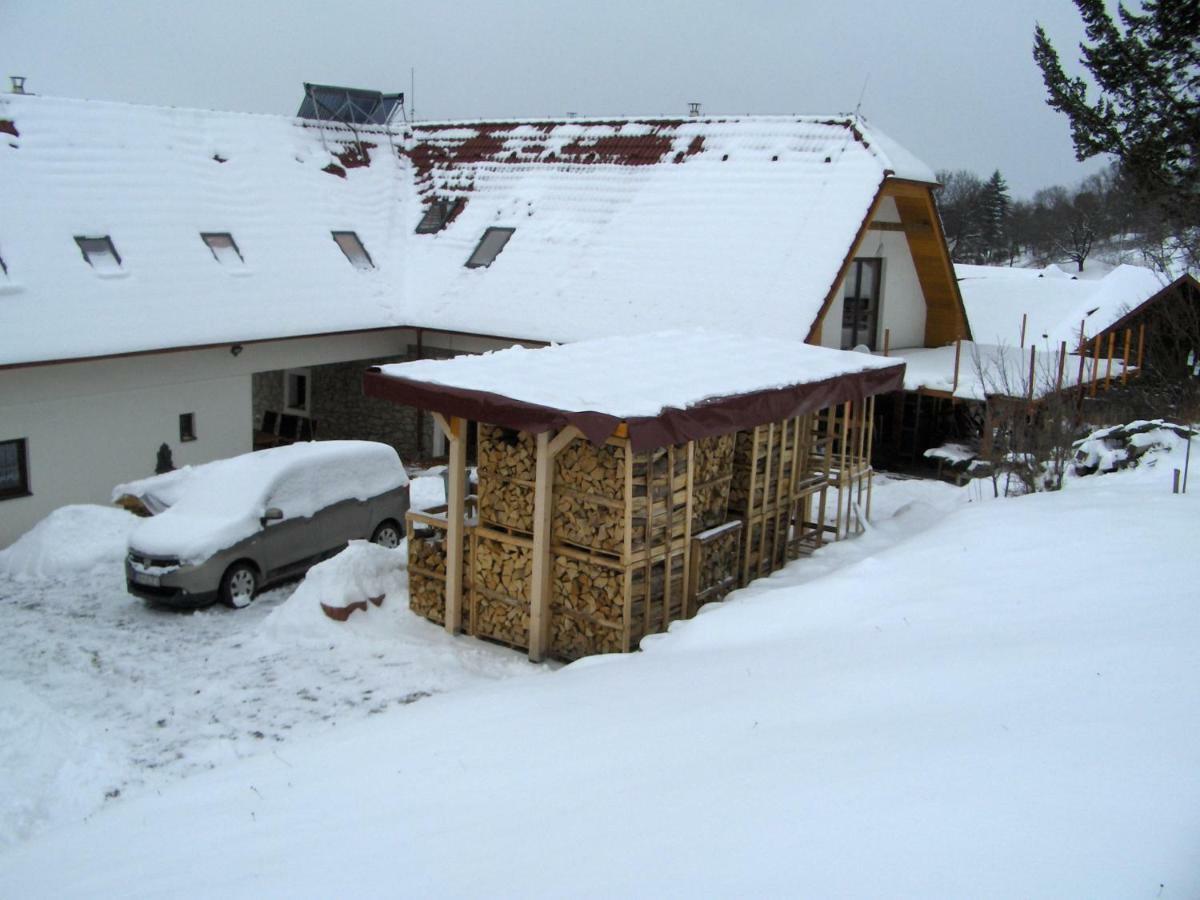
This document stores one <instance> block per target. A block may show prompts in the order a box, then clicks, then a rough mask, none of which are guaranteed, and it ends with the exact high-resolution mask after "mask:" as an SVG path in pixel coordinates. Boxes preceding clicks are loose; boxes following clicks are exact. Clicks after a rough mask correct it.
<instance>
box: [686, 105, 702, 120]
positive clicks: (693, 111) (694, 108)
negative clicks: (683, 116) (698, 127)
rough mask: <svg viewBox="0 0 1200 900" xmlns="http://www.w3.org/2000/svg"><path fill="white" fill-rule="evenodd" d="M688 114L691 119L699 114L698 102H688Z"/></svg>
mask: <svg viewBox="0 0 1200 900" xmlns="http://www.w3.org/2000/svg"><path fill="white" fill-rule="evenodd" d="M688 115H689V116H691V117H692V118H693V119H694V118H696V117H697V116H698V115H700V103H699V102H698V101H697V102H692V103H689V104H688Z"/></svg>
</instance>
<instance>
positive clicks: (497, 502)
mask: <svg viewBox="0 0 1200 900" xmlns="http://www.w3.org/2000/svg"><path fill="white" fill-rule="evenodd" d="M479 520H480V521H481V522H484V523H486V524H488V525H499V526H500V527H501V528H511V529H512V530H513V531H520V532H523V533H525V534H532V533H533V485H532V484H525V483H523V482H520V481H505V480H504V479H502V478H499V477H498V476H496V475H494V474H492V473H491V472H484V471H483V470H482V469H480V472H479Z"/></svg>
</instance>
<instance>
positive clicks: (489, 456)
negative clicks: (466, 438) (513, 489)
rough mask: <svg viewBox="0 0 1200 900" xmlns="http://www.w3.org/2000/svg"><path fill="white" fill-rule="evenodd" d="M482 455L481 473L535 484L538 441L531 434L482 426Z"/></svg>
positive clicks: (479, 449) (480, 426)
mask: <svg viewBox="0 0 1200 900" xmlns="http://www.w3.org/2000/svg"><path fill="white" fill-rule="evenodd" d="M478 452H479V470H480V472H490V473H491V474H493V475H499V476H500V477H501V478H515V479H518V480H520V481H528V482H529V483H530V484H532V483H533V479H534V477H535V475H536V468H535V467H536V464H537V439H536V438H535V437H534V436H533V435H532V434H530V433H529V432H527V431H514V430H513V429H511V428H502V427H500V426H499V425H485V424H483V423H480V425H479V448H478Z"/></svg>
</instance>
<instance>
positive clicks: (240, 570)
mask: <svg viewBox="0 0 1200 900" xmlns="http://www.w3.org/2000/svg"><path fill="white" fill-rule="evenodd" d="M257 590H258V571H257V570H256V569H255V568H254V566H252V565H250V564H249V563H244V562H240V563H234V564H233V565H232V566H230V567H229V568H228V569H226V570H225V574H224V575H223V576H222V577H221V590H220V596H221V602H222V603H224V604H225V605H226V606H232V607H233V608H234V609H241V608H243V607H245V606H249V605H250V602H251V601H252V600H253V599H254V593H255V592H256V591H257Z"/></svg>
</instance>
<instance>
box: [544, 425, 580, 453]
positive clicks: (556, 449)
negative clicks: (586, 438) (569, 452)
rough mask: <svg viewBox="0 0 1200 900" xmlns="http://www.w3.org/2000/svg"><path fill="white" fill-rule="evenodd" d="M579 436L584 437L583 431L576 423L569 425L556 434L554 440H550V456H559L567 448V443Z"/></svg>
mask: <svg viewBox="0 0 1200 900" xmlns="http://www.w3.org/2000/svg"><path fill="white" fill-rule="evenodd" d="M579 437H583V432H582V431H580V430H579V429H578V428H576V427H575V426H574V425H568V426H567V427H566V428H564V429H563V430H562V431H560V432H559V433H558V434H556V435H555V436H554V438H553V440H551V441H550V446H549V451H550V458H551V459H553V458H554V457H556V456H558V454H559V453H561V452H562V451H563V450H565V449H566V447H567V445H568V444H570V443H571V441H573V440H575V438H579Z"/></svg>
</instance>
